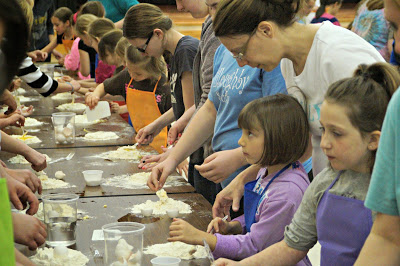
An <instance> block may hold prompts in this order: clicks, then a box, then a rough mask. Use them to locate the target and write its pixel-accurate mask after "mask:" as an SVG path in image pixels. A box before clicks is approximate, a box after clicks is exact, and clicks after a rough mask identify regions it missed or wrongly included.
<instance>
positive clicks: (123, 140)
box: [4, 114, 135, 149]
mask: <svg viewBox="0 0 400 266" xmlns="http://www.w3.org/2000/svg"><path fill="white" fill-rule="evenodd" d="M34 118H35V119H37V120H39V121H42V122H45V124H43V125H42V126H40V127H32V128H26V130H28V131H29V135H33V136H37V137H38V138H39V139H40V140H41V141H42V142H41V143H37V144H30V145H29V146H30V147H32V148H35V149H36V148H46V149H54V148H66V147H96V146H116V145H132V144H134V143H135V140H134V136H135V131H134V129H133V127H131V126H130V125H129V124H128V123H126V121H125V120H124V119H122V118H121V116H120V115H118V114H112V115H111V116H110V117H109V118H108V120H107V121H105V122H102V123H99V124H94V125H89V126H83V125H79V124H77V125H76V126H75V143H74V144H56V143H55V139H54V129H53V125H52V122H51V117H49V116H35V117H34ZM96 131H112V132H115V133H116V134H117V135H118V136H119V138H118V139H113V140H103V141H88V140H85V139H84V138H83V137H84V136H85V135H86V134H87V133H88V132H96ZM4 132H6V133H7V134H10V135H12V134H16V135H21V133H22V130H21V129H20V128H17V127H8V128H6V129H5V130H4Z"/></svg>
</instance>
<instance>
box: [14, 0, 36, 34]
mask: <svg viewBox="0 0 400 266" xmlns="http://www.w3.org/2000/svg"><path fill="white" fill-rule="evenodd" d="M17 3H18V4H19V6H20V7H21V9H22V13H24V17H25V19H26V23H27V25H28V29H29V32H31V29H32V25H33V10H32V6H31V5H30V4H29V3H28V1H26V0H17Z"/></svg>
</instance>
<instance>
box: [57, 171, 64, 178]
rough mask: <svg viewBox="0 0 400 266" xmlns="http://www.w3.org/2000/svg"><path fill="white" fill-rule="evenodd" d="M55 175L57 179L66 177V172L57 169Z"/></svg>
mask: <svg viewBox="0 0 400 266" xmlns="http://www.w3.org/2000/svg"><path fill="white" fill-rule="evenodd" d="M54 176H55V177H56V178H57V179H64V177H65V174H64V173H63V171H57V172H56V173H55V174H54Z"/></svg>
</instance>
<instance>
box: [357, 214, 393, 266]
mask: <svg viewBox="0 0 400 266" xmlns="http://www.w3.org/2000/svg"><path fill="white" fill-rule="evenodd" d="M355 265H400V216H392V215H388V214H384V213H378V215H377V216H376V219H375V222H374V225H373V226H372V229H371V233H370V234H369V236H368V238H367V240H366V241H365V244H364V247H363V248H362V250H361V252H360V256H359V257H358V259H357V261H356V263H355Z"/></svg>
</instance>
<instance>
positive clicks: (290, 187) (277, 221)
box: [213, 163, 311, 265]
mask: <svg viewBox="0 0 400 266" xmlns="http://www.w3.org/2000/svg"><path fill="white" fill-rule="evenodd" d="M265 173H266V168H263V169H261V170H260V171H259V172H258V176H257V178H258V182H257V184H256V186H255V187H254V191H256V192H257V193H261V191H262V190H263V188H265V186H266V185H267V184H268V182H269V181H270V180H271V178H272V177H273V176H274V175H275V173H271V174H269V175H267V176H265ZM260 177H263V178H260ZM309 184H310V182H309V180H308V176H307V174H306V172H305V170H304V168H303V166H302V165H301V164H300V163H299V167H298V168H296V169H293V168H289V169H288V170H286V171H285V172H283V173H282V174H281V175H280V176H279V177H277V178H276V179H275V180H274V181H273V182H272V183H271V185H270V186H269V188H268V190H267V191H266V192H265V193H264V196H263V197H262V198H261V200H260V203H259V205H258V207H257V212H256V217H255V222H254V223H253V224H252V225H251V230H250V231H251V232H247V231H246V223H245V219H244V215H242V216H239V217H238V218H236V219H234V220H233V221H238V222H240V224H241V226H242V234H241V235H221V234H215V236H216V237H217V244H216V247H215V250H214V252H213V255H214V257H216V258H220V257H224V258H229V259H234V260H241V259H244V258H247V257H250V256H252V255H254V254H256V253H258V252H260V251H262V250H263V249H265V248H267V247H268V246H271V245H273V244H275V243H277V242H279V241H281V240H282V239H283V233H284V231H285V226H286V225H288V224H290V221H291V220H292V218H293V215H294V213H295V212H296V210H297V208H298V207H299V205H300V203H301V199H302V198H303V195H304V192H305V191H306V189H307V187H308V185H309ZM257 190H258V191H259V192H258V191H257ZM297 265H311V263H310V261H309V260H308V258H307V257H305V258H304V259H303V260H302V261H300V262H299V263H298V264H297Z"/></svg>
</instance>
